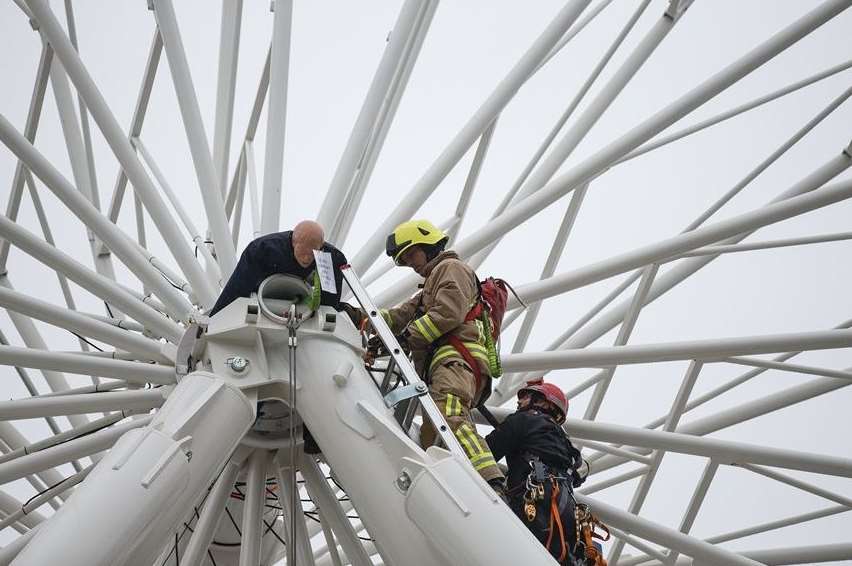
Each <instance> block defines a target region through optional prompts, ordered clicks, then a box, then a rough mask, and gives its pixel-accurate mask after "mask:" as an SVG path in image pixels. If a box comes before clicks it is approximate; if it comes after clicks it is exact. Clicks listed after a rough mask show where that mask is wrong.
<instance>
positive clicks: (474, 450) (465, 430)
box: [457, 423, 487, 458]
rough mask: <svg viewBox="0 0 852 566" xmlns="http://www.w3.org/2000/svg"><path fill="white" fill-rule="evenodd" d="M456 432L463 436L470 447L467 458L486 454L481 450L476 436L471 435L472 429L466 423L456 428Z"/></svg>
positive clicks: (480, 444)
mask: <svg viewBox="0 0 852 566" xmlns="http://www.w3.org/2000/svg"><path fill="white" fill-rule="evenodd" d="M457 432H460V433H462V434H463V435H464V436H465V438H467V441H468V442H469V443H470V445H471V451H470V452H468V456H470V457H471V458H473V457H474V456H476V455H479V454H483V453H485V452H487V450H485V449H483V448H482V443H480V442H479V439H478V438H476V435H475V434H474V433H473V429H472V428H471V427H470V425H469V424H467V423H464V424H462V425H461V426H460V427H459V428H458V430H457Z"/></svg>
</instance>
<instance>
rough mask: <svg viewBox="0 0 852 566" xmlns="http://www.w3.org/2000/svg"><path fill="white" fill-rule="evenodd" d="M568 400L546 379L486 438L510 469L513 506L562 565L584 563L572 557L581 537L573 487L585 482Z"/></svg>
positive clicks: (521, 395) (521, 396)
mask: <svg viewBox="0 0 852 566" xmlns="http://www.w3.org/2000/svg"><path fill="white" fill-rule="evenodd" d="M567 410H568V399H567V398H566V397H565V394H564V393H563V392H562V390H561V389H559V388H558V387H556V386H555V385H553V384H551V383H544V382H543V381H542V380H540V379H539V380H537V381H530V382H528V383H527V384H526V386H525V387H524V388H523V389H521V390H520V391H518V410H517V412H515V413H512V414H511V415H509V416H508V417H506V419H505V420H504V421H503V422H502V423H501V424H500V426H499V427H497V428H495V429H494V431H493V432H491V433H490V434H489V435H488V436H486V437H485V440H486V442H488V446H489V448H491V452H492V453H493V454H494V458H495V459H496V460H500V459H501V458H503V457H504V456H505V457H506V464H507V465H508V467H509V474H508V478H507V488H508V489H507V495H508V498H509V507H511V509H512V511H514V512H515V514H516V515H517V516H518V517H519V518H520V519H521V521H522V522H523V523H524V524H525V525H526V526H527V528H529V530H530V531H531V532H532V533H533V534H534V535H535V536H536V538H538V540H539V541H541V543H542V544H543V545H544V546H545V548H547V550H548V551H549V552H550V554H551V555H553V557H554V558H555V559H556V560H557V561H558V562H559V563H560V564H563V565H574V564H585V563H586V562H585V561H583V559H584V556H582V553H581V556H578V557H577V558H578V560H575V559H574V557H573V553H572V551H573V550H574V548H575V544H576V540H577V535H576V525H575V515H574V507H575V502H574V495H573V490H574V487H576V486H579V485H580V484H581V483H582V482H583V479H584V478H582V477H580V475H579V473H578V472H577V470H578V469H579V468H580V467H581V464H582V458H581V457H580V451H579V450H577V449H576V448H574V446H573V445H572V444H571V441H570V440H568V437H567V436H566V435H565V432H564V431H563V430H562V427H561V423H562V422H564V420H565V413H566V411H567Z"/></svg>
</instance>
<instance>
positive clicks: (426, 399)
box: [341, 265, 468, 462]
mask: <svg viewBox="0 0 852 566" xmlns="http://www.w3.org/2000/svg"><path fill="white" fill-rule="evenodd" d="M341 272H342V273H343V278H344V280H345V281H346V284H347V285H348V286H349V288H350V289H351V290H352V294H353V295H354V296H355V300H357V301H358V303H359V304H360V305H361V308H363V309H364V311H365V312H366V313H367V316H368V317H369V318H370V323H371V324H372V325H373V328H374V329H375V331H376V335H377V336H378V337H379V339H380V340H381V341H382V343H383V344H384V345H385V348H387V351H388V353H389V354H390V359H391V361H390V362H389V363H390V364H392V365H394V366H396V368H397V369H398V370H399V371H400V372H401V373H402V378H403V380H404V381H405V384H406V385H409V386H413V387H414V388H416V389H417V390H418V391H422V393H421V394H420V395H418V396H416V397H413V398H412V399H411V400H409V402H410V401H414V400H415V399H416V402H417V403H419V404H420V410H421V414H423V416H424V418H428V419H429V420H430V421H431V422H432V424H433V425H434V426H435V430H436V431H437V433H438V436H439V437H440V438H441V440H442V441H443V442H444V445H445V446H446V447H447V449H448V450H449V451H450V452H451V453H452V454H453V455H455V456H458V457H459V458H461V459H462V460H463V461H465V462H466V461H468V458H467V456H466V455H465V453H464V451H463V450H462V447H461V444H459V441H458V439H457V438H456V435H455V434H454V433H453V431H452V430H451V429H450V425H449V424H448V423H447V420H446V419H445V418H444V415H443V414H441V411H440V410H438V406H437V405H436V404H435V401H434V400H433V399H432V397H431V396H430V395H429V394H428V386H427V385H426V382H424V381H423V380H422V379H420V376H419V375H417V371H416V370H415V369H414V365H413V364H412V363H411V360H409V359H408V356H407V355H406V354H405V352H404V351H403V350H402V346H401V345H400V344H399V341H398V340H397V339H396V336H394V333H393V331H391V328H390V326H388V323H387V322H385V319H384V317H382V316H381V315H380V313H379V309H378V307H376V305H375V303H373V299H372V297H370V295H369V293H367V290H366V289H365V288H364V286H363V285H362V284H361V280H360V279H358V276H357V275H356V274H355V271H354V270H353V269H352V267H351V266H349V265H344V266H343V267H341ZM406 417H407V418H406V419H405V420H406V421H408V423H409V424H410V421H411V419H412V418H413V411H411V410H407V411H406ZM403 426H404V425H403Z"/></svg>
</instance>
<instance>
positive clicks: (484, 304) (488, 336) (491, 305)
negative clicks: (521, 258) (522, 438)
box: [447, 277, 526, 401]
mask: <svg viewBox="0 0 852 566" xmlns="http://www.w3.org/2000/svg"><path fill="white" fill-rule="evenodd" d="M476 285H477V287H478V289H479V297H478V298H477V301H476V304H475V305H474V306H473V308H471V309H470V311H468V313H467V315H466V316H465V317H464V321H465V322H471V321H473V320H480V321H482V323H483V324H484V325H485V326H486V332H485V349H486V351H487V353H488V372H489V374H490V375H491V377H493V378H497V377H500V376H501V375H502V374H503V368H501V367H500V346H499V342H500V330H501V327H502V325H503V315H504V314H506V304H507V303H508V302H509V290H511V291H512V294H513V295H515V298H516V299H518V302H520V303H521V304H522V305H523V306H526V305H524V303H523V301H521V299H520V297H518V295H517V293H515V290H514V289H512V287H511V285H509V284H508V283H506V281H504V280H503V279H495V278H494V277H488V278H487V279H485V281H479V279H478V278H476ZM447 341H448V342H449V343H450V344H451V345H452V346H453V347H454V348H455V349H456V350H457V351H458V352H459V354H461V356H462V358H464V361H465V362H467V364H468V365H469V366H470V367H471V369H472V370H473V374H474V377H476V389H477V391H479V390H480V387H481V386H482V372H481V371H480V369H479V364H478V363H476V360H474V359H473V356H472V355H471V353H470V351H469V350H468V349H467V348H466V347H465V345H464V344H462V342H461V340H459V339H458V338H456V337H455V336H449V337H448V338H447ZM488 391H489V393H490V391H491V389H490V385H489V388H488ZM486 397H487V395H486ZM483 401H484V399H483Z"/></svg>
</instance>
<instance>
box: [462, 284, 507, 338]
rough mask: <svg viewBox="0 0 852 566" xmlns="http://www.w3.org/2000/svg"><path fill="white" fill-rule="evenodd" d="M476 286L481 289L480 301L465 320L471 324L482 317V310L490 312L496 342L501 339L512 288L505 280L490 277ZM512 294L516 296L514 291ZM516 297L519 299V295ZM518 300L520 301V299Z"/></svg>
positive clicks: (492, 335) (492, 333) (492, 332)
mask: <svg viewBox="0 0 852 566" xmlns="http://www.w3.org/2000/svg"><path fill="white" fill-rule="evenodd" d="M476 284H477V286H478V287H479V300H477V302H476V305H475V306H474V307H473V308H472V309H470V311H469V312H468V313H467V316H465V317H464V320H465V322H470V321H471V320H474V319H476V318H479V317H480V316H481V315H482V309H485V310H486V311H488V318H489V319H490V320H489V322H490V323H491V324H490V326H491V338H492V339H493V340H494V341H495V342H496V341H497V340H498V339H499V338H500V328H501V326H502V325H503V315H505V314H506V304H507V303H508V302H509V289H510V288H511V287H510V286H509V284H508V283H506V282H505V281H504V280H502V279H495V278H493V277H489V278H487V279H486V280H485V281H477V282H476ZM512 294H513V295H515V291H514V290H512ZM515 296H516V297H517V295H515ZM518 300H519V301H520V299H518Z"/></svg>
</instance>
